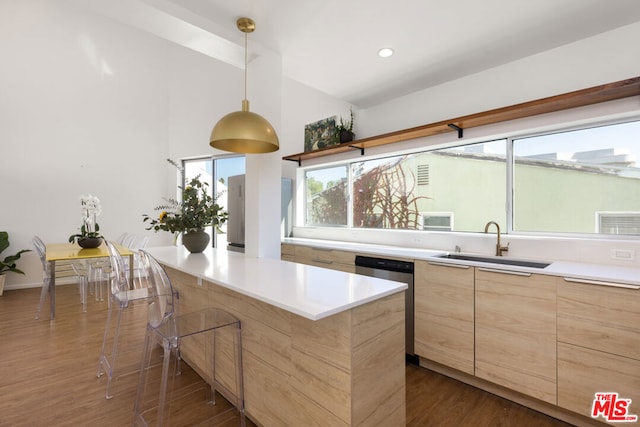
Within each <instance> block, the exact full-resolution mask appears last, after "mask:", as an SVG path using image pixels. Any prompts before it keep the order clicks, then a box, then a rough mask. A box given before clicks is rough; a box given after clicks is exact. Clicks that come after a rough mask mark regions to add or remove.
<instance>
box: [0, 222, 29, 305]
mask: <svg viewBox="0 0 640 427" xmlns="http://www.w3.org/2000/svg"><path fill="white" fill-rule="evenodd" d="M8 247H9V233H7V232H6V231H0V254H1V253H2V252H3V251H4V250H5V249H7V248H8ZM29 251H30V249H23V250H21V251H19V252H18V253H17V254H15V255H9V256H8V257H6V258H5V259H3V260H0V296H1V295H2V293H3V292H4V281H5V279H6V273H8V272H10V271H11V272H13V273H18V274H24V271H22V270H20V269H18V268H17V267H16V261H18V260H19V259H20V255H22V254H23V253H25V252H29Z"/></svg>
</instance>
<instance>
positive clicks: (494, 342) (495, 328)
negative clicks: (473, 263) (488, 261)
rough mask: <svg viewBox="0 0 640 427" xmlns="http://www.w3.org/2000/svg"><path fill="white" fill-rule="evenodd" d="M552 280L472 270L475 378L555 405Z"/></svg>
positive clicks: (536, 275) (537, 276)
mask: <svg viewBox="0 0 640 427" xmlns="http://www.w3.org/2000/svg"><path fill="white" fill-rule="evenodd" d="M557 280H560V279H558V278H556V277H553V276H544V275H539V274H528V273H519V272H509V271H499V270H490V269H484V268H476V277H475V284H476V292H475V295H476V316H475V320H476V325H475V338H476V341H475V344H476V353H475V374H476V376H477V377H479V378H483V379H485V380H488V381H491V382H493V383H496V384H499V385H502V386H504V387H507V388H509V389H511V390H515V391H518V392H520V393H523V394H525V395H528V396H531V397H534V398H536V399H540V400H542V401H545V402H548V403H551V404H554V405H555V404H556V401H557V399H556V382H557V381H556V342H557V339H556V282H557Z"/></svg>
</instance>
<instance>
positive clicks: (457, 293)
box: [414, 261, 474, 375]
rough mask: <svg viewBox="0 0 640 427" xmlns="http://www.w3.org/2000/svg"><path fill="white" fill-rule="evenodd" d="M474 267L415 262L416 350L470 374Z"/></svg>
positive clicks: (471, 366) (428, 357)
mask: <svg viewBox="0 0 640 427" xmlns="http://www.w3.org/2000/svg"><path fill="white" fill-rule="evenodd" d="M473 280H474V269H473V267H469V266H462V265H460V266H456V265H446V266H445V265H439V264H436V263H429V262H426V261H416V262H415V278H414V286H415V288H414V295H415V296H414V298H415V301H414V306H415V352H416V354H417V355H419V356H421V357H424V358H426V359H429V360H432V361H434V362H438V363H440V364H442V365H446V366H449V367H451V368H454V369H458V370H460V371H463V372H466V373H468V374H471V375H473V371H474V369H473V368H474V366H473V354H474V345H473V341H474V339H473V329H474V283H473Z"/></svg>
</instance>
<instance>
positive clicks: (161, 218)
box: [159, 211, 167, 222]
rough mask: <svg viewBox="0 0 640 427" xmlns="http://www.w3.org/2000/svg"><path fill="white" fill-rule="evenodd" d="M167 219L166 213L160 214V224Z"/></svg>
mask: <svg viewBox="0 0 640 427" xmlns="http://www.w3.org/2000/svg"><path fill="white" fill-rule="evenodd" d="M166 217H167V212H166V211H162V212H160V217H159V220H160V222H162V220H163V219H165V218H166Z"/></svg>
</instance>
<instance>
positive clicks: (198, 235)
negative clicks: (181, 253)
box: [182, 230, 210, 254]
mask: <svg viewBox="0 0 640 427" xmlns="http://www.w3.org/2000/svg"><path fill="white" fill-rule="evenodd" d="M209 240H210V237H209V235H208V234H207V233H206V232H205V231H204V230H197V231H191V232H188V233H184V234H183V235H182V244H183V245H184V247H185V248H187V250H188V251H189V252H191V253H192V254H198V253H200V252H202V251H204V250H205V249H206V248H207V245H208V244H209Z"/></svg>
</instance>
